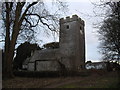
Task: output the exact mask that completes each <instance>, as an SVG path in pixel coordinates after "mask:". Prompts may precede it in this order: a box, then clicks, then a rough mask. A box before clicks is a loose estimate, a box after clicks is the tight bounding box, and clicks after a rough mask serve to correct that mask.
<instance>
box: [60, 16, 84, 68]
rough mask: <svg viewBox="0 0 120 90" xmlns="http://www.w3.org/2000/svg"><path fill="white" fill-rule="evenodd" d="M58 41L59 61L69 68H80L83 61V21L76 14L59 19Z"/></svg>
mask: <svg viewBox="0 0 120 90" xmlns="http://www.w3.org/2000/svg"><path fill="white" fill-rule="evenodd" d="M59 41H60V54H61V62H62V63H64V64H65V66H66V68H68V69H69V70H78V69H81V67H83V66H84V63H85V55H84V54H85V44H84V42H85V37H84V21H83V20H81V18H79V17H78V16H77V15H73V16H72V18H70V17H66V19H63V18H62V19H60V40H59ZM81 65H82V66H81Z"/></svg>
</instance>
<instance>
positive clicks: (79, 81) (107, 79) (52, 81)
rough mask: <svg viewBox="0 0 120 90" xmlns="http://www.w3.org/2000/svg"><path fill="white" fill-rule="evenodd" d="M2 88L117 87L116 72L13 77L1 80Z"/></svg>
mask: <svg viewBox="0 0 120 90" xmlns="http://www.w3.org/2000/svg"><path fill="white" fill-rule="evenodd" d="M2 83H3V88H117V87H119V86H120V85H118V83H119V75H118V73H117V72H101V71H100V72H99V71H92V73H91V74H90V75H88V76H73V77H72V76H67V77H52V78H51V77H47V78H46V77H42V78H41V77H39V78H38V77H37V78H35V77H34V78H31V77H29V78H27V77H15V78H13V79H9V80H3V81H2Z"/></svg>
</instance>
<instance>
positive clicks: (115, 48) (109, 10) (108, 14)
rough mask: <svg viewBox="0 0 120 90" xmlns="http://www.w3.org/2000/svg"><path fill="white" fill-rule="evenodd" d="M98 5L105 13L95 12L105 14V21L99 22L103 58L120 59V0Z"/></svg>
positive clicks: (100, 14)
mask: <svg viewBox="0 0 120 90" xmlns="http://www.w3.org/2000/svg"><path fill="white" fill-rule="evenodd" d="M95 5H96V6H97V7H102V9H103V10H104V11H105V12H104V14H103V13H99V14H98V13H95V14H96V15H99V16H103V17H104V18H103V21H102V22H101V24H98V27H97V28H99V30H98V33H99V40H100V41H101V42H100V46H99V48H100V53H102V55H103V60H117V61H119V60H120V46H119V45H120V1H119V2H113V1H112V0H110V1H108V2H101V3H100V4H99V5H98V4H95Z"/></svg>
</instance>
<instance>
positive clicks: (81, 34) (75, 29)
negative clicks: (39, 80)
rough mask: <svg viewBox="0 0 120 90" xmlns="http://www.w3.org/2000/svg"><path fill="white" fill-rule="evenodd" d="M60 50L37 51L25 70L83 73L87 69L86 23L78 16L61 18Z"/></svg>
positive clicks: (26, 61)
mask: <svg viewBox="0 0 120 90" xmlns="http://www.w3.org/2000/svg"><path fill="white" fill-rule="evenodd" d="M59 24H60V35H59V48H53V49H51V48H48V49H43V50H36V51H34V52H33V53H32V54H31V57H29V58H27V59H26V60H25V62H24V64H23V68H25V67H26V68H27V70H28V71H60V70H63V69H65V70H68V71H81V70H82V69H84V68H85V30H84V26H85V23H84V21H83V20H82V19H81V18H79V17H78V16H77V15H73V16H72V17H66V18H65V19H64V18H61V19H60V21H59Z"/></svg>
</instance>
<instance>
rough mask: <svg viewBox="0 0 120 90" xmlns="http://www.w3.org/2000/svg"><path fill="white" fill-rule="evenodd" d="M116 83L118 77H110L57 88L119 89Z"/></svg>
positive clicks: (101, 77)
mask: <svg viewBox="0 0 120 90" xmlns="http://www.w3.org/2000/svg"><path fill="white" fill-rule="evenodd" d="M118 83H119V77H118V76H116V75H115V76H114V75H110V76H100V77H97V78H96V77H95V78H91V79H88V80H82V81H80V82H75V83H70V84H65V85H61V86H59V87H58V88H119V85H118Z"/></svg>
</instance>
